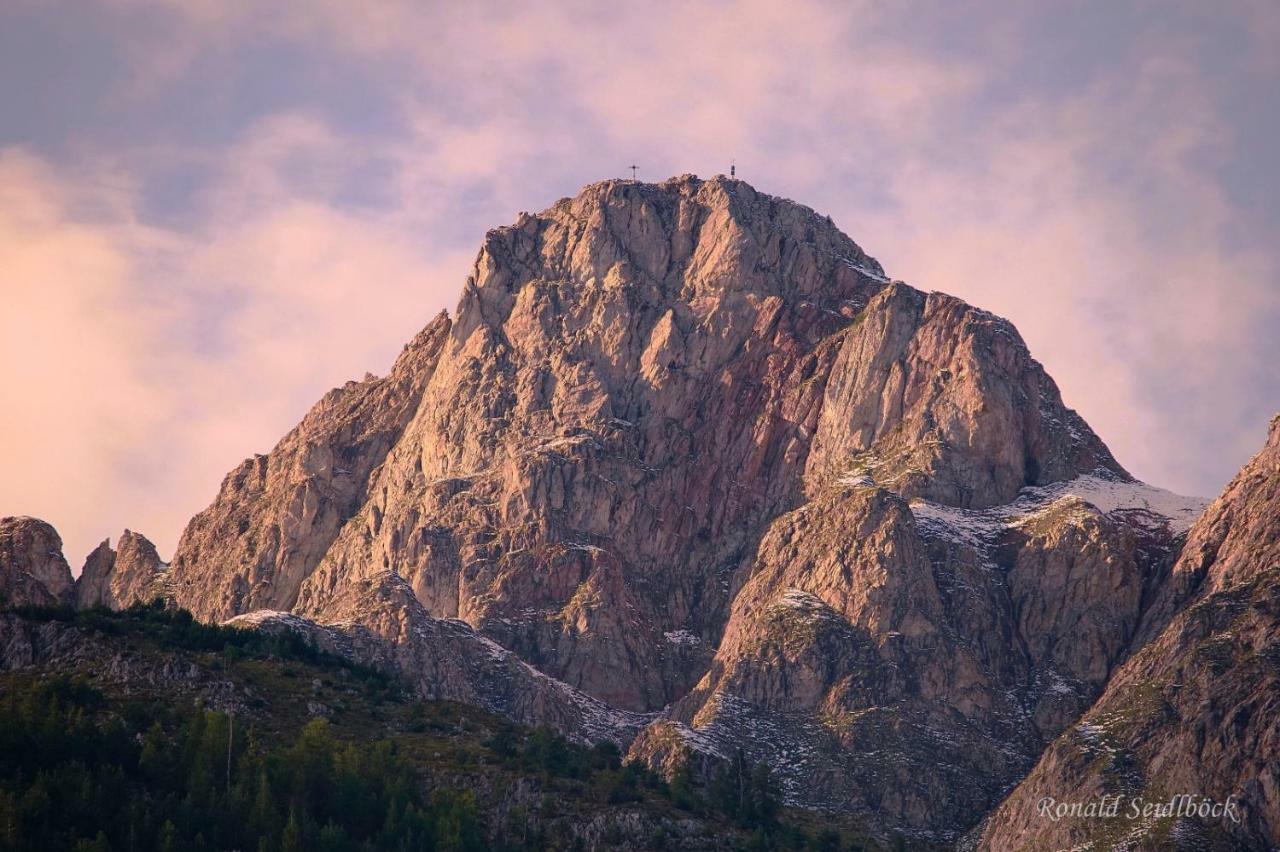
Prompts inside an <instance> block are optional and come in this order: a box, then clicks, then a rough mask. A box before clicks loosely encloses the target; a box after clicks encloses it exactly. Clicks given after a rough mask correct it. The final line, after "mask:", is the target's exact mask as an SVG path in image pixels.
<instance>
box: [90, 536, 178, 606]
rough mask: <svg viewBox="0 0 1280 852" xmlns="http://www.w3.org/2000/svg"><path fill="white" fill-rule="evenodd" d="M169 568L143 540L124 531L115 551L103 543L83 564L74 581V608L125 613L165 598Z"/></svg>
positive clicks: (108, 542) (153, 548) (149, 544)
mask: <svg viewBox="0 0 1280 852" xmlns="http://www.w3.org/2000/svg"><path fill="white" fill-rule="evenodd" d="M168 568H169V566H168V565H167V564H165V563H164V562H163V561H161V559H160V554H158V553H156V547H155V545H154V544H152V543H151V542H150V541H148V540H147V538H146V536H143V535H139V534H138V533H135V532H131V531H130V530H125V531H124V532H123V533H122V534H121V535H120V540H119V542H117V549H115V550H112V549H111V544H110V541H104V542H102V544H100V545H98V546H97V548H95V549H94V551H93V552H92V553H90V554H89V558H88V559H86V560H85V563H84V569H83V570H82V571H81V572H80V576H79V577H77V578H76V587H75V602H76V606H79V607H90V606H105V607H109V608H111V609H124V608H126V607H128V606H131V605H132V604H135V603H146V602H148V601H151V600H153V599H155V598H157V597H164V596H165V595H166V594H167V592H168V589H167V586H166V585H165V582H164V581H165V578H166V576H167V573H168Z"/></svg>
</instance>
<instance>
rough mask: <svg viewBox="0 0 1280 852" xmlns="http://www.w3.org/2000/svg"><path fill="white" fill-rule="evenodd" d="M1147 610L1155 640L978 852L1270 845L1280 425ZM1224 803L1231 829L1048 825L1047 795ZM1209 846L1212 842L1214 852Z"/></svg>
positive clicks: (1277, 696)
mask: <svg viewBox="0 0 1280 852" xmlns="http://www.w3.org/2000/svg"><path fill="white" fill-rule="evenodd" d="M1162 598H1163V599H1162V601H1161V603H1160V605H1159V606H1155V607H1153V608H1152V610H1151V612H1150V614H1149V617H1148V622H1149V623H1148V624H1147V625H1146V626H1145V629H1146V631H1147V632H1149V633H1150V634H1152V635H1153V636H1154V638H1153V639H1152V640H1151V641H1149V642H1147V643H1146V644H1145V645H1144V646H1143V647H1142V648H1141V650H1139V651H1138V652H1137V653H1135V654H1134V656H1133V657H1132V659H1130V660H1129V661H1128V662H1126V663H1125V664H1124V665H1123V666H1121V667H1120V669H1119V670H1118V671H1117V672H1116V673H1115V674H1114V675H1113V677H1112V678H1111V680H1110V682H1109V683H1108V685H1107V688H1106V691H1105V693H1104V694H1103V695H1102V697H1101V698H1100V699H1099V700H1098V702H1097V703H1096V704H1095V705H1094V706H1093V707H1092V708H1090V709H1089V711H1088V712H1087V713H1085V714H1084V716H1083V717H1082V718H1081V719H1080V720H1079V723H1078V724H1076V725H1073V726H1072V727H1071V728H1070V729H1068V730H1067V731H1066V732H1065V733H1063V734H1062V735H1061V736H1060V737H1058V738H1057V739H1056V740H1055V741H1054V742H1053V744H1052V745H1051V746H1050V747H1049V749H1048V750H1047V751H1046V752H1045V753H1044V755H1043V757H1041V758H1040V761H1039V763H1038V764H1037V765H1036V767H1035V769H1034V770H1033V771H1032V772H1031V774H1030V775H1029V776H1028V777H1027V779H1026V780H1025V781H1023V782H1022V783H1021V784H1020V785H1019V786H1018V788H1017V789H1016V790H1014V792H1013V793H1012V795H1010V796H1009V798H1008V800H1007V801H1005V802H1004V804H1003V805H1001V806H1000V808H999V810H998V811H996V813H995V814H994V816H993V817H992V818H991V820H990V823H989V824H988V825H987V826H986V829H985V831H984V832H983V835H982V844H981V845H982V848H984V849H992V850H1008V849H1027V850H1032V849H1036V850H1038V849H1056V848H1068V847H1072V846H1075V845H1077V844H1081V843H1085V842H1087V841H1090V840H1092V841H1094V842H1096V843H1106V842H1108V841H1109V840H1114V839H1118V838H1120V837H1122V836H1125V835H1129V836H1130V837H1131V839H1132V840H1133V846H1132V847H1131V848H1136V849H1174V848H1185V849H1201V848H1223V849H1228V848H1230V849H1263V848H1269V847H1271V846H1273V845H1274V844H1275V842H1276V839H1277V838H1280V776H1278V775H1277V767H1280V418H1277V419H1276V420H1273V421H1272V425H1271V433H1270V436H1269V438H1268V440H1267V443H1266V446H1265V447H1264V448H1263V449H1262V451H1261V452H1260V453H1258V455H1256V456H1255V457H1254V458H1253V459H1252V461H1250V462H1249V463H1248V464H1247V465H1246V466H1245V467H1244V469H1243V470H1241V472H1240V473H1239V475H1237V476H1236V478H1235V479H1234V480H1233V481H1232V482H1231V484H1230V485H1228V486H1227V489H1226V491H1224V492H1223V494H1222V495H1221V496H1220V497H1219V498H1218V499H1217V500H1216V501H1214V503H1213V504H1212V505H1210V507H1209V508H1208V510H1207V511H1206V512H1205V513H1204V516H1203V517H1202V518H1201V519H1200V520H1199V521H1198V522H1197V523H1196V525H1195V526H1194V527H1193V528H1192V530H1191V532H1190V534H1189V535H1188V538H1187V543H1186V546H1185V547H1184V548H1183V550H1182V555H1181V557H1180V558H1179V559H1178V562H1177V564H1176V566H1175V567H1174V571H1173V577H1172V580H1171V582H1169V583H1168V584H1166V586H1165V588H1164V590H1163V595H1162ZM1177 794H1194V795H1196V796H1197V797H1201V798H1203V797H1208V798H1211V799H1214V800H1217V801H1219V802H1221V801H1225V800H1226V798H1227V797H1228V796H1235V797H1236V799H1237V800H1238V802H1239V810H1238V814H1239V817H1240V821H1239V823H1237V822H1235V821H1233V820H1230V819H1226V820H1222V819H1199V818H1195V819H1186V818H1181V819H1180V818H1177V817H1173V816H1170V817H1164V818H1154V819H1150V820H1145V821H1143V820H1138V821H1131V820H1126V819H1120V820H1102V821H1099V820H1085V819H1072V818H1070V817H1068V818H1066V819H1063V820H1061V821H1059V822H1050V821H1048V820H1045V819H1044V818H1042V817H1039V816H1038V815H1037V809H1036V804H1037V802H1038V801H1039V800H1040V799H1041V798H1042V797H1044V796H1052V797H1053V798H1054V799H1056V800H1057V801H1064V802H1071V801H1076V800H1084V801H1088V800H1090V799H1096V798H1097V797H1099V796H1101V795H1112V796H1114V795H1120V796H1122V797H1123V799H1124V802H1125V807H1124V808H1122V809H1121V811H1122V813H1123V812H1124V811H1126V810H1127V807H1128V802H1129V801H1130V800H1131V799H1132V797H1135V796H1138V797H1142V798H1143V799H1145V800H1146V801H1160V800H1167V799H1168V797H1169V796H1172V795H1177ZM1215 844H1216V845H1215Z"/></svg>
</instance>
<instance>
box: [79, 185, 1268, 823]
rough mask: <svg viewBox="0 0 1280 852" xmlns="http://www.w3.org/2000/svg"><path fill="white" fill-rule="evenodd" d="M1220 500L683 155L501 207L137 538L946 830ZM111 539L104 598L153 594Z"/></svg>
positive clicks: (816, 219)
mask: <svg viewBox="0 0 1280 852" xmlns="http://www.w3.org/2000/svg"><path fill="white" fill-rule="evenodd" d="M1202 509H1203V505H1202V504H1201V503H1199V502H1198V501H1195V500H1188V499H1185V498H1179V497H1177V496H1176V495H1171V494H1169V493H1168V492H1163V491H1160V490H1159V489H1154V488H1151V487H1149V486H1146V485H1144V484H1143V483H1140V482H1136V481H1135V480H1134V479H1133V478H1132V477H1131V476H1129V474H1128V473H1126V472H1125V470H1124V469H1123V468H1122V467H1121V466H1120V465H1119V464H1118V463H1117V462H1116V460H1115V459H1114V458H1112V456H1111V454H1110V453H1109V452H1108V450H1107V448H1106V446H1105V445H1104V444H1103V442H1102V441H1101V440H1100V439H1099V438H1098V437H1097V436H1096V435H1095V434H1094V433H1093V432H1092V431H1091V430H1090V429H1089V427H1088V426H1087V425H1086V424H1085V423H1084V422H1083V421H1082V420H1081V419H1080V418H1079V417H1078V416H1077V415H1076V414H1075V413H1074V412H1073V411H1071V410H1070V409H1069V408H1067V407H1066V406H1065V405H1064V403H1063V401H1062V398H1061V396H1060V394H1059V392H1058V390H1057V388H1056V386H1055V385H1054V383H1053V381H1052V379H1050V378H1049V377H1048V376H1047V375H1046V373H1045V371H1044V370H1043V369H1042V368H1041V366H1040V365H1039V364H1038V363H1037V362H1036V361H1035V360H1034V359H1033V358H1032V356H1031V354H1030V353H1029V352H1028V350H1027V347H1026V345H1025V344H1024V343H1023V341H1022V340H1021V338H1020V337H1019V335H1018V333H1017V332H1016V330H1014V329H1013V327H1012V326H1011V325H1010V324H1009V323H1008V322H1006V321H1004V320H1002V319H1000V318H998V317H995V316H992V315H991V314H989V313H986V312H984V311H981V310H978V309H976V308H973V307H971V306H969V305H966V304H965V303H964V302H962V301H960V300H958V299H954V298H952V297H949V296H945V295H942V294H938V293H923V292H920V291H918V290H915V289H913V288H911V287H909V286H907V285H905V284H903V283H901V282H896V281H890V280H889V279H888V277H887V276H886V275H885V274H884V271H883V269H882V268H881V267H880V265H879V264H878V263H877V262H876V261H875V260H874V259H872V258H870V257H869V256H868V255H867V254H866V253H865V252H863V251H862V249H861V248H859V247H858V246H857V245H856V244H854V243H853V242H852V241H851V240H849V239H848V238H847V237H846V236H844V235H843V234H842V233H840V231H839V230H838V229H836V228H835V226H834V225H833V224H832V223H831V221H830V220H829V219H827V218H825V217H822V216H819V215H818V214H816V213H814V212H813V211H811V210H809V209H808V208H805V207H802V206H800V205H797V204H794V203H792V202H789V201H784V200H780V199H776V198H771V197H769V196H766V195H763V194H760V193H757V192H756V191H755V190H753V189H752V188H751V187H750V186H748V185H746V184H744V183H742V182H740V181H734V180H728V179H724V178H716V179H714V180H709V181H701V180H698V179H696V178H692V177H688V176H686V177H682V178H677V179H673V180H670V181H667V182H665V183H662V184H657V185H649V184H639V183H635V182H631V181H609V182H605V183H601V184H596V185H593V186H589V187H587V188H586V189H584V190H583V191H582V192H581V193H580V194H579V195H578V196H577V197H575V198H572V199H564V200H562V201H560V202H558V203H557V204H555V205H553V206H552V207H551V208H549V209H548V210H546V211H544V212H542V213H540V214H537V215H529V214H522V215H521V217H520V218H519V219H518V221H517V222H516V223H515V224H514V225H512V226H510V227H505V228H498V229H496V230H494V231H491V232H490V233H489V234H488V235H486V238H485V241H484V245H483V247H482V249H481V251H480V254H479V256H478V258H477V260H476V263H475V266H474V268H473V270H472V272H471V275H470V277H469V278H468V280H467V282H466V285H465V287H464V291H463V295H462V300H461V303H460V305H459V308H458V312H457V316H456V318H455V319H454V320H453V321H450V320H449V318H448V317H445V316H441V317H438V318H437V319H436V320H435V321H433V322H432V323H431V324H430V325H428V326H427V328H426V329H425V330H424V331H423V332H422V333H421V334H420V335H419V336H418V337H417V338H416V339H415V340H414V341H413V342H412V343H411V344H410V345H409V346H408V347H406V350H405V352H404V354H403V355H402V356H401V358H400V359H399V360H398V361H397V363H396V365H395V367H394V368H393V369H392V371H391V373H390V374H389V375H388V376H387V377H385V378H381V379H378V378H369V379H366V380H365V381H363V382H351V383H348V384H347V385H346V386H344V387H342V388H339V389H337V390H334V391H332V392H330V394H328V395H327V396H326V397H325V398H324V399H322V400H321V401H320V402H319V403H318V404H317V405H316V406H315V407H314V408H313V409H312V411H311V412H310V413H309V414H308V415H307V416H306V418H305V419H304V420H303V422H302V423H300V424H299V425H298V427H297V428H295V429H294V430H293V431H292V432H290V433H289V434H288V435H287V436H285V438H284V439H283V440H282V441H281V442H280V443H279V444H278V445H277V446H276V447H275V449H273V450H272V451H271V453H270V454H268V455H266V456H256V457H254V458H253V459H249V460H247V461H245V462H244V463H243V464H242V465H241V466H240V467H239V468H237V469H236V470H234V471H232V473H231V474H229V475H228V476H227V478H226V480H225V481H224V483H223V485H222V489H221V491H220V492H219V495H218V497H217V499H216V501H215V502H214V504H213V505H212V506H210V507H209V508H208V509H206V510H205V511H204V512H202V513H201V514H199V515H198V516H196V517H195V518H194V519H193V520H192V521H191V523H190V525H189V526H188V528H187V530H186V531H185V533H184V534H183V536H182V540H181V542H180V544H179V547H178V550H177V553H176V555H175V557H174V560H173V567H172V569H171V570H170V571H168V572H167V573H165V572H164V569H163V568H162V567H161V563H159V560H158V557H156V558H154V559H152V558H151V557H154V550H152V551H151V557H148V558H139V559H134V558H132V557H131V558H130V560H129V563H130V564H135V563H137V564H141V565H149V566H151V567H150V568H149V569H148V568H143V569H140V570H138V571H137V572H134V571H132V570H130V571H129V572H126V573H127V574H129V575H130V576H134V575H135V573H136V575H137V576H141V577H145V576H147V574H148V571H150V574H151V575H152V576H153V577H154V576H156V575H157V573H158V574H159V575H161V580H160V581H158V582H161V583H162V585H163V588H164V589H165V590H167V593H168V594H170V595H171V596H172V597H173V599H174V600H175V601H176V602H177V603H178V604H180V605H182V606H185V607H187V608H189V609H191V610H192V611H193V612H195V613H196V614H197V615H198V616H199V617H201V618H203V619H208V620H224V619H228V618H233V617H234V618H235V619H236V623H239V624H244V625H250V626H257V627H261V628H263V629H290V630H297V631H299V632H302V633H303V634H304V635H305V636H307V637H308V638H309V639H310V640H311V641H313V642H315V643H317V644H321V645H324V646H325V647H329V648H331V649H333V650H337V651H339V652H340V653H343V654H345V655H348V656H351V657H352V658H355V659H359V660H361V661H363V662H368V663H370V664H374V665H380V666H385V667H390V668H395V669H396V670H398V671H400V672H402V673H403V674H405V675H406V676H407V677H408V678H409V679H410V680H411V681H412V682H414V683H416V684H417V686H418V688H419V690H420V691H421V692H423V694H425V695H428V696H431V697H439V698H450V699H455V700H460V701H466V702H470V703H473V704H477V705H481V706H484V707H486V708H489V709H492V710H495V711H498V712H501V713H504V714H506V715H509V716H511V717H513V718H516V719H518V720H521V721H525V722H546V723H550V724H553V725H556V726H557V727H559V728H561V729H562V730H565V731H566V732H568V733H570V734H572V735H575V736H578V737H580V738H584V739H592V738H599V737H608V738H611V739H614V740H615V741H618V742H620V743H628V742H630V743H631V755H632V757H633V758H635V759H639V760H644V761H646V762H648V763H650V764H651V765H653V766H656V767H659V768H663V769H671V768H673V767H674V766H675V765H676V764H678V763H683V762H686V761H691V762H692V765H693V766H694V767H695V768H700V769H705V768H706V767H709V766H711V765H713V764H714V763H715V762H716V761H719V760H722V759H724V758H726V757H729V756H730V755H731V754H732V752H733V750H734V749H737V748H739V747H741V748H742V749H743V750H744V751H745V752H746V753H747V755H748V756H749V758H750V759H751V760H752V761H760V760H767V761H768V762H769V763H770V764H771V765H773V766H774V767H775V769H776V771H777V772H778V775H779V778H780V780H781V783H782V785H783V789H784V792H785V793H786V795H787V796H788V798H789V800H790V801H792V802H794V803H797V804H802V805H806V806H812V807H821V808H828V809H832V810H838V811H841V812H844V813H851V814H854V815H856V816H857V817H858V818H859V819H861V820H862V821H863V822H865V823H867V824H868V825H871V826H872V827H873V828H875V829H876V830H877V831H879V832H881V833H883V834H886V835H887V834H888V833H890V832H894V831H902V832H905V833H907V834H908V835H910V836H912V837H914V838H918V839H924V840H930V841H934V842H949V841H951V840H954V839H956V838H958V837H959V836H960V835H961V834H962V833H964V832H965V831H967V830H969V829H971V828H972V827H973V825H974V824H975V823H976V822H977V821H978V820H979V819H980V818H981V817H982V816H983V815H984V814H986V813H988V812H990V810H991V809H992V808H994V807H995V806H996V805H997V804H998V803H999V802H1000V801H1001V799H1002V798H1003V797H1004V796H1005V795H1006V794H1007V793H1008V791H1009V790H1010V789H1011V788H1012V787H1013V786H1014V785H1015V784H1016V783H1017V782H1018V781H1019V779H1021V778H1022V777H1023V776H1024V775H1025V774H1026V772H1027V771H1028V770H1030V769H1031V768H1032V766H1034V765H1035V763H1036V760H1037V758H1038V757H1039V756H1040V754H1041V753H1042V751H1043V750H1044V748H1045V746H1046V744H1048V743H1050V742H1053V741H1055V738H1058V737H1059V735H1060V734H1061V733H1062V732H1063V731H1064V729H1067V728H1068V726H1070V725H1071V724H1072V723H1073V721H1074V720H1076V719H1077V718H1078V717H1079V716H1080V714H1081V713H1084V712H1085V711H1086V710H1088V708H1089V707H1090V706H1091V705H1092V704H1093V702H1094V701H1095V700H1096V699H1097V698H1098V696H1099V695H1100V694H1102V693H1103V690H1104V689H1107V688H1108V687H1107V685H1108V682H1109V681H1112V679H1113V677H1114V675H1115V672H1116V671H1117V670H1119V671H1125V670H1127V667H1130V666H1132V665H1134V660H1130V659H1129V658H1130V656H1131V655H1132V654H1133V652H1134V651H1135V649H1137V648H1139V647H1141V646H1142V645H1143V643H1144V642H1146V641H1147V640H1149V639H1152V638H1155V637H1157V636H1159V635H1162V634H1161V632H1160V631H1161V630H1163V629H1165V628H1166V625H1168V624H1169V623H1170V619H1172V618H1174V617H1175V616H1176V615H1177V614H1179V613H1180V612H1181V611H1182V606H1183V604H1184V602H1185V601H1186V600H1187V598H1188V596H1190V595H1193V594H1197V593H1199V592H1198V591H1197V590H1199V589H1200V588H1201V587H1204V586H1206V584H1207V583H1210V582H1211V581H1210V580H1207V579H1205V577H1211V576H1212V574H1213V572H1212V570H1210V568H1209V567H1208V566H1209V565H1210V564H1211V563H1212V562H1213V558H1212V552H1213V545H1212V543H1211V542H1209V540H1208V539H1206V540H1205V541H1204V542H1201V538H1200V537H1198V535H1193V536H1192V542H1193V544H1194V545H1195V547H1196V548H1197V550H1196V552H1197V553H1201V554H1202V556H1200V557H1196V558H1198V559H1200V561H1199V562H1196V561H1194V559H1193V558H1192V557H1191V556H1189V555H1186V554H1184V555H1183V557H1182V559H1181V561H1178V562H1177V563H1176V565H1175V560H1177V558H1178V553H1179V550H1180V548H1181V546H1182V543H1183V540H1184V537H1185V535H1186V531H1187V529H1188V527H1190V525H1191V522H1192V521H1193V520H1194V519H1195V518H1196V516H1198V515H1199V513H1200V511H1201V510H1202ZM1202 523H1203V522H1202ZM1241 534H1242V535H1243V533H1241ZM1249 534H1253V533H1252V532H1250V533H1249ZM1198 542H1199V543H1198ZM1242 546H1243V545H1242ZM1189 552H1190V551H1188V553H1189ZM123 553H124V546H123V545H122V546H121V550H120V553H117V554H115V555H114V556H112V555H111V552H110V549H109V548H106V549H105V550H104V549H100V550H99V551H98V552H96V553H95V555H94V556H93V557H91V558H90V566H86V572H85V573H86V577H87V578H88V579H86V580H82V589H83V592H82V594H83V595H84V600H85V601H86V602H87V601H90V600H92V601H97V600H103V601H107V598H108V596H110V597H112V598H113V599H114V600H116V601H117V603H119V602H123V601H124V600H125V599H126V598H127V597H129V596H136V595H137V594H139V592H137V591H136V589H135V586H133V585H129V587H128V588H121V589H119V590H117V589H115V588H113V586H112V583H113V582H114V581H113V580H112V579H111V578H112V577H114V576H116V575H117V574H118V573H119V572H120V564H121V561H122V558H123V556H122V554H123ZM1188 560H1191V561H1188ZM1196 566H1199V567H1196ZM90 567H91V568H92V570H90ZM152 587H154V586H152ZM152 587H148V588H152ZM1144 653H1145V652H1144ZM1136 659H1141V658H1140V657H1139V658H1135V660H1136ZM1126 660H1129V662H1128V663H1126ZM1104 700H1105V698H1104ZM1058 741H1059V742H1060V741H1061V740H1058ZM1259 783H1261V782H1259ZM993 826H997V824H996V823H993ZM992 830H993V831H995V830H999V829H998V826H997V827H996V828H993V829H992ZM1009 830H1010V831H1013V832H1014V833H1015V835H1016V833H1017V832H1018V831H1020V830H1021V829H1020V828H1017V827H1014V828H1011V829H1009ZM993 842H995V841H993ZM1001 842H1002V841H1001Z"/></svg>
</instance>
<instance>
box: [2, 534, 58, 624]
mask: <svg viewBox="0 0 1280 852" xmlns="http://www.w3.org/2000/svg"><path fill="white" fill-rule="evenodd" d="M72 593H73V590H72V579H71V566H69V565H67V560H66V559H64V558H63V556H62V538H61V537H60V536H59V535H58V532H57V530H55V529H54V528H53V527H51V526H50V525H49V524H47V523H45V522H44V521H41V520H37V519H36V518H26V517H15V518H0V600H2V601H3V605H4V606H24V605H34V606H54V605H57V604H60V603H66V602H68V601H69V600H70V598H71V595H72Z"/></svg>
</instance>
